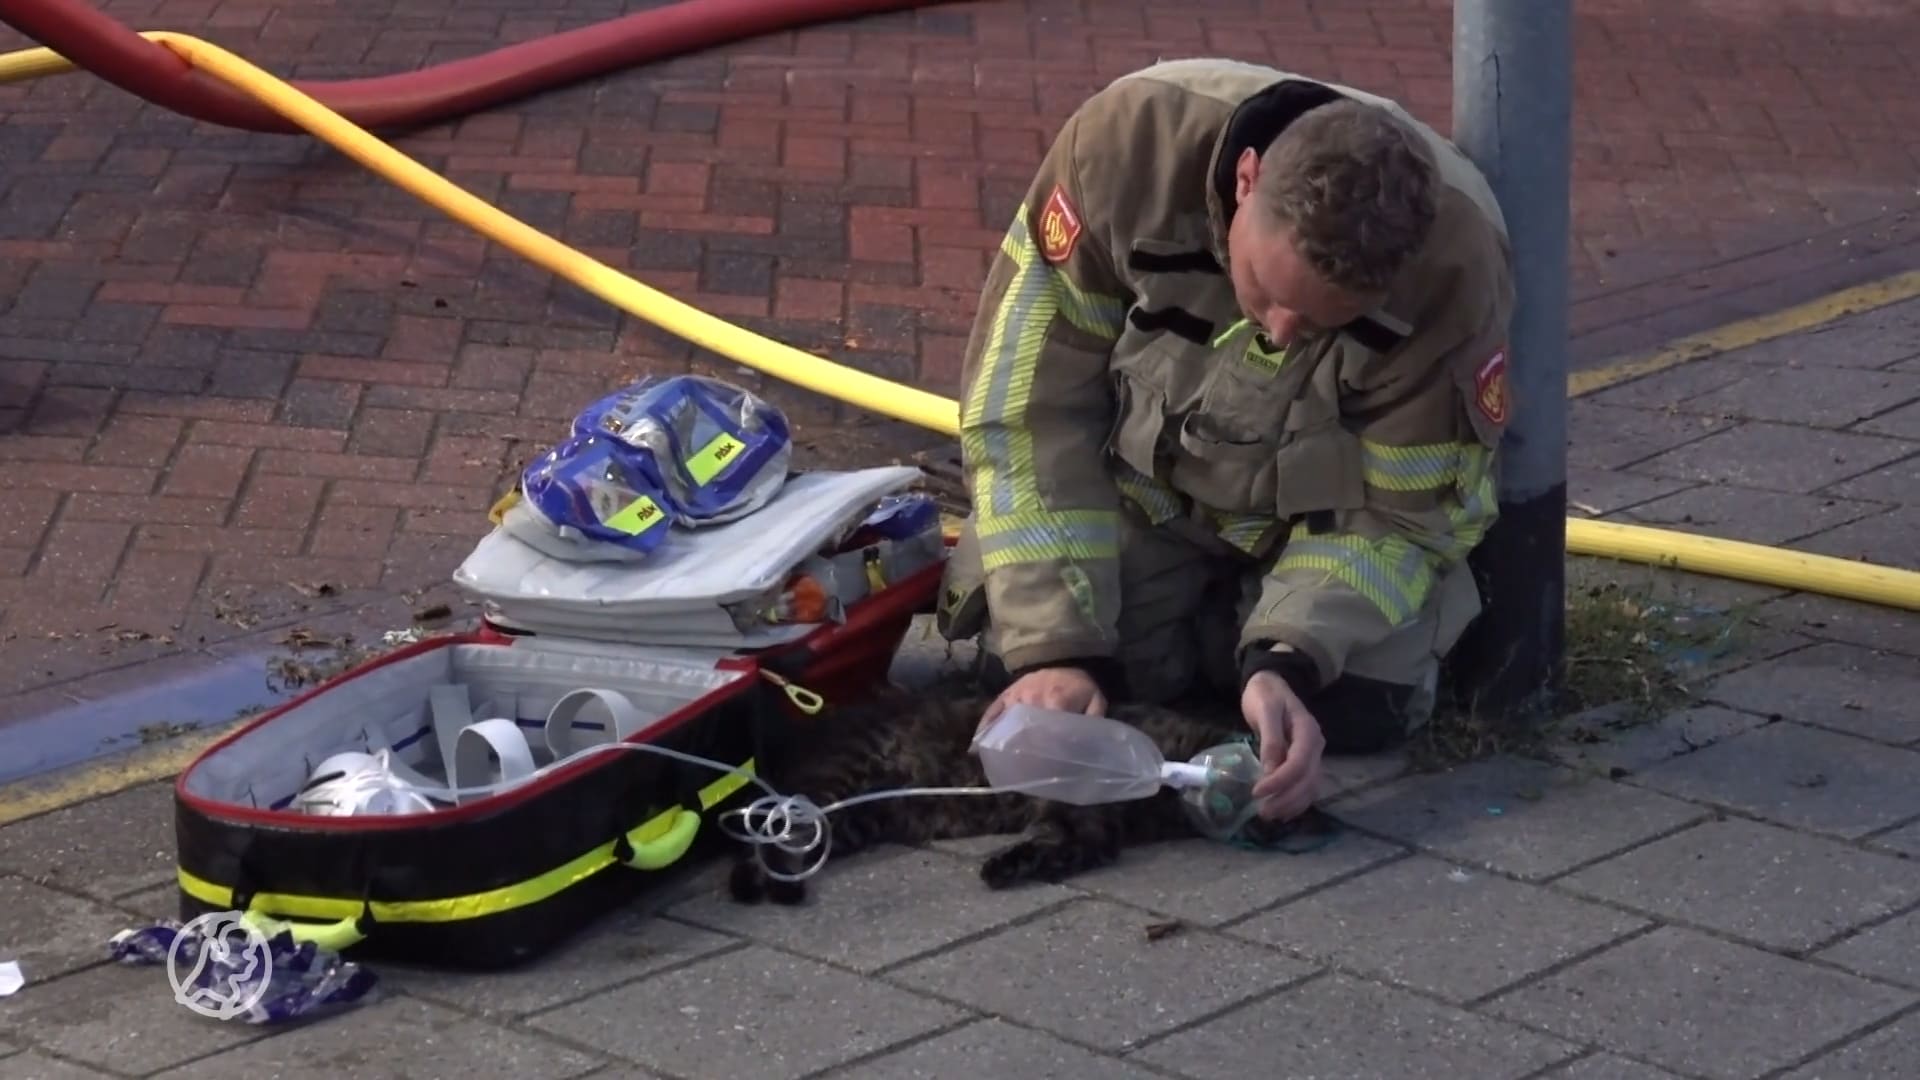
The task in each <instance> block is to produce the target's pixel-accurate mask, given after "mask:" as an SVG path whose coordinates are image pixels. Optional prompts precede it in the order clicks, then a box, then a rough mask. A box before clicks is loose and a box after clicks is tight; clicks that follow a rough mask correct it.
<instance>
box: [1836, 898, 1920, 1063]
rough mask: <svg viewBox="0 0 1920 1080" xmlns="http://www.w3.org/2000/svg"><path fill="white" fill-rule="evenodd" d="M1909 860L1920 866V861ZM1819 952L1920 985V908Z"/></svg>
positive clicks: (1854, 969) (1850, 968)
mask: <svg viewBox="0 0 1920 1080" xmlns="http://www.w3.org/2000/svg"><path fill="white" fill-rule="evenodd" d="M1907 862H1908V863H1909V864H1910V865H1913V866H1915V867H1920V862H1915V861H1914V860H1907ZM1818 955H1819V957H1820V959H1822V960H1829V961H1832V962H1833V963H1836V964H1839V965H1840V966H1841V967H1843V968H1846V969H1847V970H1848V971H1852V972H1856V973H1858V974H1861V975H1872V976H1874V977H1876V978H1881V979H1886V980H1887V981H1888V982H1897V983H1900V984H1901V985H1903V986H1911V987H1914V988H1916V989H1920V910H1916V911H1909V912H1907V913H1906V914H1904V915H1901V916H1898V917H1896V918H1893V919H1889V920H1888V921H1886V922H1883V923H1881V924H1880V925H1878V926H1873V927H1869V928H1867V929H1866V930H1862V931H1861V932H1860V933H1858V934H1856V935H1854V936H1853V937H1850V938H1848V939H1847V940H1845V941H1842V942H1840V943H1839V944H1837V945H1834V946H1831V947H1829V948H1826V949H1822V950H1821V951H1820V953H1819V954H1818ZM1917 1045H1920V1044H1917ZM1916 1059H1917V1060H1920V1055H1917V1056H1916Z"/></svg>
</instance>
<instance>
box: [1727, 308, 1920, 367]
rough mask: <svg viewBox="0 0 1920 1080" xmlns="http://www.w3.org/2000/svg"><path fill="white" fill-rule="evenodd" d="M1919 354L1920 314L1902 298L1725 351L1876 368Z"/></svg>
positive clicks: (1749, 358)
mask: <svg viewBox="0 0 1920 1080" xmlns="http://www.w3.org/2000/svg"><path fill="white" fill-rule="evenodd" d="M1917 352H1920V314H1916V307H1915V305H1914V303H1913V302H1912V301H1902V302H1901V303H1898V304H1892V305H1889V306H1887V307H1883V308H1877V309H1875V310H1873V311H1865V312H1860V313H1858V314H1854V315H1848V316H1846V317H1844V318H1841V319H1836V320H1834V321H1833V322H1830V323H1827V324H1826V325H1824V326H1818V327H1814V328H1811V329H1808V330H1804V331H1799V332H1796V333H1792V334H1788V335H1786V336H1784V337H1778V338H1775V339H1773V340H1772V341H1767V342H1762V343H1761V344H1758V345H1750V346H1748V347H1746V348H1744V349H1736V350H1734V351H1732V352H1729V353H1725V354H1723V355H1725V356H1726V357H1727V358H1728V359H1729V360H1731V361H1734V362H1738V363H1754V362H1759V363H1767V364H1800V365H1803V366H1807V367H1861V368H1877V367H1884V366H1886V365H1887V364H1888V363H1889V362H1891V361H1894V360H1898V359H1899V358H1901V357H1903V356H1912V355H1913V354H1914V353H1917Z"/></svg>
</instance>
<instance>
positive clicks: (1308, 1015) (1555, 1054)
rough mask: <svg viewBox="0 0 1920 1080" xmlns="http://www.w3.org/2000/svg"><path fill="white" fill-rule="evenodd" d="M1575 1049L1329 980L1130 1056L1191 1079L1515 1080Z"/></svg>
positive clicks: (1386, 991)
mask: <svg viewBox="0 0 1920 1080" xmlns="http://www.w3.org/2000/svg"><path fill="white" fill-rule="evenodd" d="M1577 1052H1578V1048H1577V1047H1574V1046H1571V1045H1569V1044H1567V1043H1565V1042H1562V1041H1560V1040H1558V1039H1554V1038H1550V1037H1547V1036H1544V1035H1540V1034H1537V1033H1535V1032H1532V1031H1528V1030H1526V1029H1525V1028H1521V1027H1516V1026H1514V1025H1512V1024H1507V1023H1502V1022H1500V1021H1499V1020H1495V1019H1490V1018H1488V1017H1485V1016H1476V1015H1474V1014H1473V1013H1470V1012H1467V1011H1465V1010H1463V1009H1457V1008H1454V1007H1452V1006H1448V1005H1442V1004H1440V1003H1438V1002H1434V1001H1429V1000H1427V999H1426V998H1423V997H1420V996H1418V995H1416V994H1413V993H1409V992H1408V991H1405V990H1399V989H1395V988H1393V987H1389V986H1381V985H1380V984H1378V983H1373V982H1368V981H1365V980H1362V979H1357V978H1353V977H1350V976H1347V975H1341V974H1330V975H1327V976H1325V977H1323V978H1317V979H1313V980H1311V981H1309V982H1306V983H1303V984H1301V985H1300V986H1297V987H1294V988H1291V989H1289V990H1287V991H1285V992H1284V993H1281V994H1279V995H1278V996H1276V997H1273V998H1270V999H1267V1000H1264V1001H1259V1002H1255V1003H1253V1004H1251V1005H1246V1006H1242V1007H1240V1008H1238V1009H1234V1010H1233V1011H1231V1012H1228V1013H1226V1014H1225V1015H1222V1016H1220V1017H1217V1018H1215V1019H1213V1020H1209V1021H1208V1022H1206V1023H1204V1024H1201V1025H1200V1026H1198V1027H1195V1028H1191V1029H1189V1030H1187V1031H1183V1032H1180V1033H1179V1034H1177V1035H1173V1036H1170V1037H1168V1038H1166V1039H1163V1040H1161V1041H1160V1042H1157V1043H1155V1044H1153V1045H1152V1046H1148V1047H1145V1048H1143V1049H1141V1050H1140V1051H1139V1052H1138V1053H1137V1054H1135V1055H1134V1056H1136V1057H1138V1058H1139V1059H1140V1060H1142V1061H1146V1062H1149V1063H1151V1064H1154V1065H1157V1066H1159V1067H1161V1068H1163V1069H1166V1070H1168V1071H1170V1072H1175V1073H1178V1074H1180V1075H1181V1076H1190V1077H1194V1078H1195V1080H1245V1078H1246V1077H1250V1076H1274V1075H1284V1076H1289V1077H1312V1078H1313V1080H1401V1078H1405V1080H1426V1078H1428V1077H1442V1076H1445V1077H1455V1076H1458V1077H1473V1078H1474V1080H1516V1078H1518V1077H1522V1076H1527V1075H1530V1074H1532V1073H1534V1072H1537V1071H1538V1070H1540V1069H1542V1068H1545V1067H1546V1066H1548V1065H1551V1064H1553V1063H1554V1062H1556V1061H1559V1060H1563V1059H1565V1058H1570V1057H1572V1056H1573V1055H1574V1054H1576V1053H1577Z"/></svg>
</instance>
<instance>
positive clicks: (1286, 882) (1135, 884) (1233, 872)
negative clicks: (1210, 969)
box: [1074, 832, 1406, 926]
mask: <svg viewBox="0 0 1920 1080" xmlns="http://www.w3.org/2000/svg"><path fill="white" fill-rule="evenodd" d="M1405 851H1406V849H1405V848H1402V847H1398V846H1395V845H1393V844H1388V843H1383V842H1381V841H1379V840H1375V839H1374V838H1372V837H1370V836H1362V835H1360V834H1359V833H1354V832H1348V833H1345V834H1343V835H1341V836H1339V837H1337V838H1336V839H1335V840H1334V841H1333V843H1331V844H1329V845H1327V846H1326V847H1323V848H1320V849H1319V850H1317V851H1310V852H1305V853H1303V854H1299V855H1288V854H1285V853H1283V852H1277V851H1246V850H1243V849H1241V848H1235V847H1229V846H1227V845H1224V844H1216V843H1214V842H1212V841H1209V840H1182V841H1177V842H1174V843H1168V844H1153V845H1149V846H1147V847H1142V848H1137V849H1135V850H1132V851H1128V852H1127V853H1126V855H1125V857H1124V858H1123V860H1122V861H1121V862H1120V863H1118V864H1117V865H1114V866H1111V867H1106V868H1103V869H1101V870H1097V871H1095V872H1093V873H1091V874H1084V875H1082V876H1081V877H1079V878H1078V879H1076V880H1075V881H1074V885H1075V887H1077V888H1080V889H1084V890H1086V891H1087V892H1091V893H1096V894H1098V895H1101V896H1106V897H1110V898H1112V899H1115V900H1119V901H1121V902H1122V903H1127V904H1132V905H1133V906H1134V907H1141V908H1146V909H1147V910H1149V911H1157V912H1159V913H1161V914H1163V915H1167V916H1169V917H1172V918H1176V919H1184V920H1186V921H1188V922H1193V923H1198V924H1201V925H1203V926H1217V925H1219V924H1221V923H1223V922H1227V921H1229V920H1232V919H1237V918H1239V917H1240V916H1242V915H1245V914H1247V913H1248V912H1252V911H1258V910H1259V909H1261V908H1264V907H1270V906H1272V905H1274V904H1277V903H1280V902H1282V901H1285V900H1288V899H1290V898H1292V897H1295V896H1298V895H1300V894H1301V893H1303V892H1305V891H1307V890H1308V889H1311V888H1314V887H1316V886H1319V885H1324V884H1325V883H1327V882H1329V881H1332V880H1333V879H1335V878H1337V877H1340V876H1341V875H1343V874H1351V873H1355V872H1357V871H1360V870H1364V869H1365V868H1367V867H1369V866H1373V865H1376V864H1378V863H1379V862H1381V861H1383V860H1386V859H1391V858H1393V857H1394V856H1396V855H1400V854H1403V853H1404V852H1405Z"/></svg>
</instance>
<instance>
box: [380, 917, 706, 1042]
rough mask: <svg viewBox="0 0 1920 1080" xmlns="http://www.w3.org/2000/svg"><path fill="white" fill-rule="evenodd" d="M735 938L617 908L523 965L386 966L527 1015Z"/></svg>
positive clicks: (504, 1011)
mask: <svg viewBox="0 0 1920 1080" xmlns="http://www.w3.org/2000/svg"><path fill="white" fill-rule="evenodd" d="M736 944H738V942H736V941H735V940H734V939H732V938H729V937H726V936H725V935H722V934H715V933H710V932H708V931H706V930H702V929H700V928H699V927H694V926H687V925H685V924H684V923H678V922H672V921H670V920H667V919H663V918H661V917H660V916H659V915H658V914H655V913H653V912H649V911H645V910H639V909H629V910H624V911H620V912H617V913H614V914H613V915H610V916H609V917H608V918H607V919H606V920H604V921H603V922H602V923H600V924H596V925H595V926H593V927H591V928H589V929H588V930H587V931H586V932H584V933H582V934H581V935H580V936H579V937H576V938H574V939H573V940H571V941H567V942H564V943H563V944H562V945H561V946H560V947H559V948H557V949H555V950H553V951H552V952H550V953H548V954H547V955H546V956H543V957H541V958H539V959H537V960H535V961H533V962H531V963H529V964H527V965H526V966H523V967H519V968H513V969H510V970H507V971H492V972H487V973H485V974H478V975H476V974H467V973H463V972H457V971H445V970H434V969H425V968H417V967H406V966H402V965H399V964H382V965H379V968H378V970H379V972H380V975H381V976H382V977H383V978H385V979H386V980H388V981H389V982H390V983H391V984H392V985H393V986H394V987H395V988H397V989H401V990H404V991H406V992H407V993H409V994H412V995H414V996H416V997H421V998H425V999H428V1000H431V1001H436V1002H440V1003H443V1004H447V1005H452V1006H454V1007H456V1008H459V1009H463V1010H465V1011H467V1012H473V1013H481V1014H488V1015H495V1016H521V1015H525V1014H528V1013H534V1012H539V1011H540V1010H543V1009H547V1008H550V1007H552V1006H554V1005H558V1004H560V1003H561V1002H564V1001H572V1000H575V999H577V998H580V997H584V996H586V995H588V994H593V993H597V992H599V991H602V990H605V989H606V988H608V987H610V986H616V985H619V984H620V983H624V982H631V981H633V980H635V979H638V978H642V977H644V976H647V975H650V974H652V973H654V972H656V971H660V970H662V969H665V968H669V967H673V966H675V965H677V964H686V963H689V962H691V961H694V960H697V959H699V958H701V957H704V956H708V955H711V954H713V953H715V952H718V951H719V950H721V949H725V948H727V947H729V946H732V945H736Z"/></svg>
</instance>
